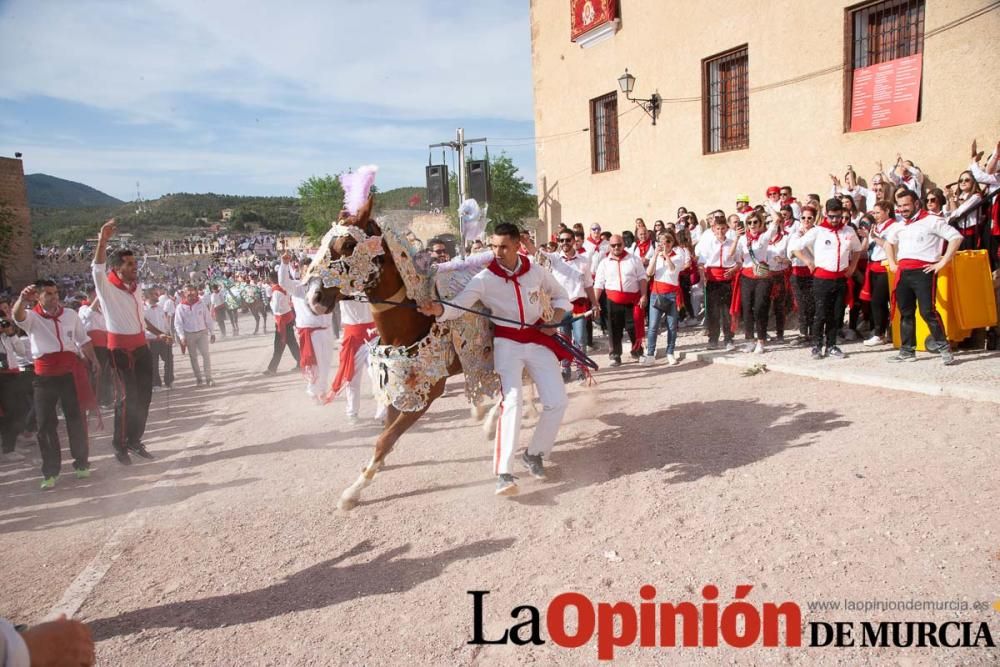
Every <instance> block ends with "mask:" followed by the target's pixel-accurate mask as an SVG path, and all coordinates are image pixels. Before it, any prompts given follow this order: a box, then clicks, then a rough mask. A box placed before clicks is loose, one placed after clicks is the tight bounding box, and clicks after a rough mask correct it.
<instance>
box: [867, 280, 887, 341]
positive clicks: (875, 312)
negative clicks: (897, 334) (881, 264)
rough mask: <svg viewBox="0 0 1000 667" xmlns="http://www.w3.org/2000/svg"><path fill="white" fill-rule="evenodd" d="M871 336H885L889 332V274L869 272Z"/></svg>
mask: <svg viewBox="0 0 1000 667" xmlns="http://www.w3.org/2000/svg"><path fill="white" fill-rule="evenodd" d="M870 282H871V285H870V286H869V288H870V289H871V297H872V300H871V309H872V335H875V336H885V334H886V332H887V331H888V330H889V274H888V273H880V272H878V271H872V272H871V278H870Z"/></svg>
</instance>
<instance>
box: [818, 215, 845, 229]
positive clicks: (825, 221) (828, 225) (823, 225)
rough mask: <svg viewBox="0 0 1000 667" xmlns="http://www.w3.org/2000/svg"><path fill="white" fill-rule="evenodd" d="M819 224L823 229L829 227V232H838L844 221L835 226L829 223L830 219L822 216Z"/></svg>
mask: <svg viewBox="0 0 1000 667" xmlns="http://www.w3.org/2000/svg"><path fill="white" fill-rule="evenodd" d="M841 220H843V218H841ZM819 226H820V227H822V228H823V229H829V230H830V231H831V232H838V231H840V230H841V229H842V228H843V227H844V223H843V222H841V223H840V224H839V225H837V226H836V227H835V226H833V225H832V224H830V221H829V220H828V219H827V218H823V222H821V223H819Z"/></svg>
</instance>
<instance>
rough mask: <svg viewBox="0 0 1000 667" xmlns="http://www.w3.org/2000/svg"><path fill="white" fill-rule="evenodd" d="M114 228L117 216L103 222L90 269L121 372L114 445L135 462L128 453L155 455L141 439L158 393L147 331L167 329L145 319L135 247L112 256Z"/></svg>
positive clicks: (116, 366)
mask: <svg viewBox="0 0 1000 667" xmlns="http://www.w3.org/2000/svg"><path fill="white" fill-rule="evenodd" d="M114 233H115V220H114V218H112V219H111V220H109V221H107V222H106V223H104V226H103V227H101V233H100V237H99V238H98V241H97V251H96V253H95V254H94V263H93V265H92V266H91V270H92V274H93V277H94V287H95V289H96V290H97V295H98V297H100V299H101V304H102V305H103V307H104V319H105V322H106V323H107V325H108V349H109V350H110V351H111V365H112V367H113V368H114V370H115V372H116V373H117V375H118V385H117V386H118V387H119V391H118V396H117V398H116V401H115V431H114V437H113V439H112V445H113V446H114V449H115V458H116V459H118V462H119V463H121V464H122V465H130V464H131V463H132V459H131V457H130V456H129V452H133V453H135V454H137V455H139V456H141V457H143V458H146V459H152V458H153V455H152V454H150V453H149V451H148V450H147V449H146V447H145V445H143V444H142V435H143V433H145V431H146V419H147V417H148V416H149V403H150V400H152V397H153V361H152V356H151V355H150V352H149V346H148V345H147V344H146V335H145V332H146V331H147V330H149V331H152V332H153V333H154V334H156V335H157V336H166V335H167V334H165V333H164V332H163V331H162V330H160V329H156V328H155V327H153V326H152V325H150V324H147V323H146V321H145V319H144V318H143V314H142V293H141V292H140V291H139V284H138V273H139V267H138V264H137V263H136V259H135V255H134V254H133V253H132V251H131V250H128V249H119V250H117V251H116V252H115V253H114V254H113V255H112V256H111V258H110V261H109V258H108V255H107V247H108V240H109V239H110V238H111V236H112V235H113V234H114ZM106 261H108V262H109V263H110V265H111V270H110V271H108V270H107V267H106V266H105V262H106Z"/></svg>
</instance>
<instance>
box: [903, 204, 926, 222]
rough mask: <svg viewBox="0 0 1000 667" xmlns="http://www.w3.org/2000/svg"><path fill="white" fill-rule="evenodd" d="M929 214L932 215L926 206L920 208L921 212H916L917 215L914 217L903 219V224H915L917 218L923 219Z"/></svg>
mask: <svg viewBox="0 0 1000 667" xmlns="http://www.w3.org/2000/svg"><path fill="white" fill-rule="evenodd" d="M928 215H930V213H928V212H927V209H925V208H922V209H920V212H919V213H917V214H916V215H915V216H913V217H912V218H904V219H903V224H904V225H912V224H913V223H914V222H916V221H917V220H923V219H924V218H926V217H927V216H928Z"/></svg>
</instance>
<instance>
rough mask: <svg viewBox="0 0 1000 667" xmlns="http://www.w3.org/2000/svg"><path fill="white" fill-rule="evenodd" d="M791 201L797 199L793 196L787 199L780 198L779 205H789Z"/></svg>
mask: <svg viewBox="0 0 1000 667" xmlns="http://www.w3.org/2000/svg"><path fill="white" fill-rule="evenodd" d="M793 201H797V200H796V199H795V197H789V198H788V199H782V200H781V205H782V206H791V204H792V202H793Z"/></svg>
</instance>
